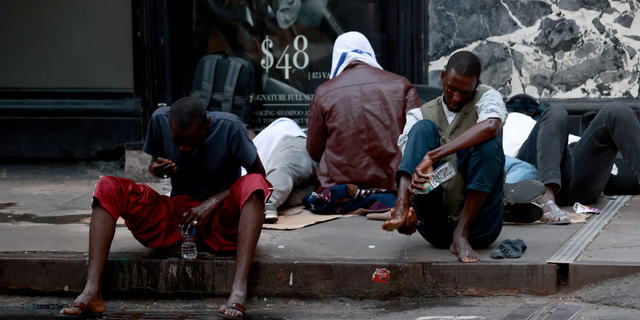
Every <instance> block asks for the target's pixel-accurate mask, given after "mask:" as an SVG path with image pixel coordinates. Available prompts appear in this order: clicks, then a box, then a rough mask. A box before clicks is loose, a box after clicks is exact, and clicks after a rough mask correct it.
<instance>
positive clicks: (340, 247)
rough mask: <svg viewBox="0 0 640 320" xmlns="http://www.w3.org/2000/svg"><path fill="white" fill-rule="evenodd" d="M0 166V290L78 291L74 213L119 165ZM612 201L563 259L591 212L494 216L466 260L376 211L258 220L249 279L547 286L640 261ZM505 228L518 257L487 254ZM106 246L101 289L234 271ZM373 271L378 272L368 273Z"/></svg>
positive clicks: (404, 290)
mask: <svg viewBox="0 0 640 320" xmlns="http://www.w3.org/2000/svg"><path fill="white" fill-rule="evenodd" d="M0 174H1V176H0V291H1V292H64V291H70V292H80V291H81V290H82V287H83V285H84V281H85V279H86V261H87V248H88V233H89V227H88V224H85V223H81V222H80V221H81V220H82V219H83V218H86V217H89V216H90V213H91V211H90V207H89V204H90V200H91V194H92V192H93V187H94V185H95V183H96V182H97V180H98V179H99V177H100V176H101V175H105V174H113V175H122V172H121V169H119V168H118V167H117V166H114V164H110V163H71V164H70V163H50V164H18V163H13V164H7V163H4V164H2V163H0ZM150 185H151V186H152V187H154V185H153V184H150ZM616 199H618V200H616ZM616 199H611V198H609V199H602V201H600V202H599V203H598V204H597V205H596V206H597V207H599V208H601V209H603V208H608V207H607V206H608V205H609V207H610V206H611V204H612V203H613V202H615V201H618V202H626V199H627V198H621V197H617V198H616ZM615 213H617V209H616V212H614V213H613V215H612V220H611V221H610V222H608V221H607V223H605V224H604V230H603V231H600V230H596V231H590V232H591V233H592V234H594V237H595V240H594V239H590V240H588V241H591V240H593V242H592V243H591V244H590V245H589V246H588V247H586V249H580V251H579V252H578V253H579V256H576V257H575V258H572V260H570V261H571V262H570V263H548V262H547V261H548V260H549V259H550V258H552V257H556V256H557V253H558V252H563V251H562V250H561V249H563V246H565V244H566V243H575V242H576V239H575V237H576V236H580V235H581V234H584V233H585V230H586V231H589V230H587V229H588V228H589V227H590V226H591V225H593V226H595V225H594V224H592V222H594V220H595V219H593V218H592V219H589V222H588V223H587V224H572V225H565V226H550V225H543V224H536V225H507V226H504V228H503V231H502V234H501V236H500V238H499V239H498V240H497V241H496V242H495V243H494V244H493V245H492V246H491V247H490V248H487V249H482V250H479V251H478V253H479V254H480V256H481V261H480V262H479V263H475V264H463V263H461V262H459V261H458V259H457V256H455V255H453V254H451V253H449V252H448V250H442V249H436V248H433V247H432V246H430V245H429V244H428V243H427V242H426V241H424V239H423V238H422V237H421V236H420V235H419V234H417V233H416V234H414V235H413V236H411V237H407V236H403V235H400V234H398V233H388V232H385V231H382V230H381V222H379V221H370V220H367V219H366V218H364V217H343V218H340V219H337V220H333V221H329V222H325V223H321V224H317V225H313V226H310V227H306V228H303V229H299V230H293V231H277V230H263V232H262V235H261V237H260V241H259V243H258V248H257V253H256V258H255V262H254V265H253V267H252V273H251V279H250V284H249V290H250V293H251V294H254V295H260V296H290V297H314V298H323V297H350V298H373V299H384V298H385V297H389V296H397V295H400V296H416V295H419V296H428V295H438V294H469V295H483V294H494V293H500V294H514V293H534V294H554V293H555V292H556V291H557V290H558V288H559V286H560V285H562V284H563V283H568V284H569V286H570V288H571V289H577V288H580V287H581V286H583V285H585V284H587V283H592V282H597V281H602V280H605V279H608V278H614V277H619V276H624V275H628V274H632V273H637V272H640V258H639V257H640V255H639V254H638V253H640V237H639V236H638V235H637V231H636V230H638V227H640V197H633V198H631V200H630V202H629V205H628V206H626V207H623V208H622V211H621V212H620V213H619V214H617V215H615ZM594 232H595V233H594ZM515 238H521V239H523V240H524V241H525V243H526V244H527V246H528V249H527V251H526V252H525V254H524V255H523V257H522V258H520V259H515V260H510V259H507V260H493V259H491V258H490V257H489V253H490V252H491V250H492V249H493V248H495V247H496V246H497V245H498V244H499V243H500V242H501V241H502V240H504V239H515ZM580 239H582V238H580ZM587 243H588V242H585V243H584V244H585V245H586V244H587ZM565 247H566V246H565ZM563 250H564V249H563ZM111 252H112V254H111V255H110V260H109V263H108V265H107V268H106V270H105V275H104V277H105V279H104V280H105V281H104V286H103V288H104V289H105V290H113V291H126V292H137V291H153V292H159V293H175V292H193V293H203V294H220V295H226V294H228V292H229V291H230V289H231V285H232V281H233V274H234V272H235V260H234V258H233V257H220V256H216V255H215V254H213V253H208V252H202V251H201V252H199V255H198V259H197V260H196V261H183V260H180V259H179V256H178V254H177V253H175V254H171V253H161V252H155V251H152V250H149V249H146V248H144V247H142V246H141V245H140V244H139V243H138V242H137V241H136V240H135V239H134V238H133V237H132V235H131V233H130V232H129V231H128V230H127V229H126V228H125V227H120V228H117V230H116V235H115V238H114V241H113V245H112V250H111ZM376 274H377V275H378V276H377V278H378V279H379V281H373V280H374V279H376ZM567 281H568V282H567Z"/></svg>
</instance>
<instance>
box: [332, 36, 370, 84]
mask: <svg viewBox="0 0 640 320" xmlns="http://www.w3.org/2000/svg"><path fill="white" fill-rule="evenodd" d="M355 61H361V62H364V63H366V64H368V65H370V66H372V67H374V68H378V69H380V70H382V67H381V66H380V64H378V61H377V60H376V54H375V52H373V48H372V47H371V44H370V43H369V40H367V38H366V37H365V36H364V35H363V34H362V33H360V32H355V31H351V32H347V33H345V34H342V35H341V36H339V37H338V39H336V43H335V44H334V46H333V55H332V58H331V76H330V79H333V78H335V77H336V76H338V75H339V74H340V73H342V71H344V69H345V68H346V67H347V66H348V65H350V64H351V63H352V62H355Z"/></svg>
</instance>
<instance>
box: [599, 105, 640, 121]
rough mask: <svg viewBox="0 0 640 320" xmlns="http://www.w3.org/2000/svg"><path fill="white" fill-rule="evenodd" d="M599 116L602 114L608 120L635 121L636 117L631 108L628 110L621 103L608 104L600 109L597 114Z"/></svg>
mask: <svg viewBox="0 0 640 320" xmlns="http://www.w3.org/2000/svg"><path fill="white" fill-rule="evenodd" d="M598 113H599V114H603V115H604V116H606V117H608V118H612V119H615V118H618V117H621V118H622V119H627V118H628V119H635V118H636V115H635V114H634V112H633V110H632V109H631V108H629V107H628V106H626V105H624V104H622V103H610V104H607V105H606V106H604V107H603V108H602V110H600V112H598Z"/></svg>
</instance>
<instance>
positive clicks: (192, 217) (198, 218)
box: [180, 190, 229, 231]
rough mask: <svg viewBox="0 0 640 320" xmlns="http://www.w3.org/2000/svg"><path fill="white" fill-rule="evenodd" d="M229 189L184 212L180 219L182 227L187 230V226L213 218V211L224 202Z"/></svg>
mask: <svg viewBox="0 0 640 320" xmlns="http://www.w3.org/2000/svg"><path fill="white" fill-rule="evenodd" d="M228 194H229V191H228V190H227V191H223V192H221V193H219V194H217V195H215V196H213V197H211V198H209V199H207V200H205V201H204V202H202V203H201V204H200V205H199V206H197V207H193V208H191V209H189V210H188V211H187V212H185V213H184V214H183V217H182V220H181V221H180V228H182V229H183V230H184V231H186V228H187V227H188V226H189V225H190V224H191V223H193V225H194V226H196V225H198V224H202V223H205V222H207V221H209V219H211V215H212V214H213V211H214V210H215V209H216V208H217V207H218V206H219V205H220V204H221V203H222V201H223V200H224V198H226V197H227V195H228Z"/></svg>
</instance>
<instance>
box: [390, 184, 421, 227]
mask: <svg viewBox="0 0 640 320" xmlns="http://www.w3.org/2000/svg"><path fill="white" fill-rule="evenodd" d="M410 182H411V177H409V174H407V173H404V174H403V175H402V176H401V177H400V183H399V186H398V200H397V201H396V206H395V208H393V209H391V219H389V220H387V221H386V222H385V223H383V224H382V230H386V231H393V230H398V232H400V233H402V234H412V233H414V232H416V228H417V226H418V217H417V216H416V213H415V211H414V210H413V208H411V201H409V197H410V195H409V192H408V185H409V183H410Z"/></svg>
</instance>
